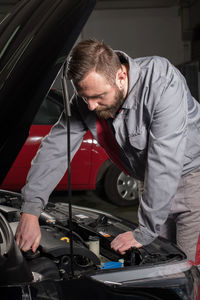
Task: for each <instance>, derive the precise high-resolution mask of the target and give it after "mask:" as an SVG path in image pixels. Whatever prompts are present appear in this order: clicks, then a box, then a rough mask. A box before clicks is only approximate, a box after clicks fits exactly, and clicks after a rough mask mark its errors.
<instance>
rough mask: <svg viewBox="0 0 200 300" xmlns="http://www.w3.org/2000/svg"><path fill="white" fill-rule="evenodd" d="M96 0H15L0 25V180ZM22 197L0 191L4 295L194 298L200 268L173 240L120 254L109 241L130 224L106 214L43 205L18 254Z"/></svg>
mask: <svg viewBox="0 0 200 300" xmlns="http://www.w3.org/2000/svg"><path fill="white" fill-rule="evenodd" d="M94 5H95V1H93V0H63V1H62V0H21V1H20V2H19V5H18V6H17V7H16V8H15V10H14V11H13V12H12V13H11V14H10V15H8V16H7V17H6V18H5V19H4V21H3V22H2V23H1V27H0V32H1V40H0V49H1V52H0V53H1V56H0V70H1V72H0V101H1V102H0V105H1V110H0V114H1V117H0V130H1V135H0V146H1V147H0V166H1V173H0V179H1V182H2V181H3V180H4V178H5V177H6V174H7V172H8V170H9V168H10V167H11V165H12V163H13V162H14V160H15V158H16V156H17V153H18V152H19V150H20V149H21V147H22V146H23V143H24V142H25V140H26V138H27V136H28V134H29V129H30V127H31V124H32V122H33V119H34V117H35V115H36V113H37V111H38V110H39V107H40V105H41V103H42V101H43V98H44V96H45V94H46V93H47V92H48V90H49V89H50V87H51V85H52V83H53V81H54V79H55V77H56V75H57V73H58V71H59V69H60V68H61V67H62V64H63V63H64V61H65V59H66V56H67V55H68V53H69V51H70V50H71V48H72V46H73V44H74V42H75V40H76V38H77V37H78V35H79V33H80V31H81V29H82V27H83V25H84V24H85V22H86V21H87V18H88V17H89V15H90V13H91V12H92V9H93V8H94ZM52 36H56V42H55V41H54V39H52ZM47 51H48V55H47ZM44 188H45V187H44ZM69 196H70V195H69ZM22 201H23V199H22V197H21V195H20V194H17V193H14V192H10V191H5V190H1V191H0V268H1V270H0V271H1V272H0V293H1V297H2V298H3V299H4V300H7V299H9V300H11V299H15V300H19V299H20V300H21V299H27V300H31V299H32V300H36V299H37V300H39V299H40V300H41V299H50V300H51V299H52V300H53V299H56V300H63V299H73V300H76V299H82V300H85V299H87V300H88V299H115V300H123V299H124V300H168V299H169V298H171V299H173V300H180V299H185V300H198V299H199V286H200V275H199V270H198V267H197V266H194V265H193V264H192V263H191V262H189V261H188V260H187V259H186V256H185V254H184V253H183V252H182V251H181V250H180V249H178V248H177V247H176V245H174V244H173V243H170V242H169V241H167V240H166V239H163V238H157V239H156V240H155V241H154V242H153V243H151V244H150V245H148V246H143V247H142V248H140V249H134V248H133V249H131V250H130V251H127V253H126V254H125V255H123V256H122V255H120V254H119V253H117V252H114V251H113V250H112V249H111V247H110V242H111V241H112V240H113V239H114V238H115V237H116V236H117V235H118V234H120V233H122V232H124V231H130V230H134V229H135V227H136V225H135V224H133V223H131V222H129V221H126V220H123V219H121V218H118V217H114V216H112V215H110V214H107V213H105V212H101V211H97V210H92V209H87V208H83V207H75V206H73V207H71V205H70V204H69V205H68V203H49V204H48V205H47V207H46V208H45V210H44V211H43V212H42V213H41V215H40V218H39V222H40V226H41V232H42V239H41V242H40V245H39V247H38V250H37V251H36V253H32V252H31V251H29V252H27V253H22V252H21V251H20V250H19V248H18V247H17V245H16V242H15V239H14V234H15V230H16V227H17V225H18V222H19V218H20V207H21V204H22ZM70 208H72V211H71V210H70ZM71 212H72V218H71Z"/></svg>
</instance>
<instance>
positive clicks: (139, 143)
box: [129, 127, 148, 150]
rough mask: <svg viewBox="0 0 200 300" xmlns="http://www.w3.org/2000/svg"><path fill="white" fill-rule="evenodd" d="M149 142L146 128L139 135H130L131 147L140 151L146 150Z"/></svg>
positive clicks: (141, 129) (139, 131)
mask: <svg viewBox="0 0 200 300" xmlns="http://www.w3.org/2000/svg"><path fill="white" fill-rule="evenodd" d="M147 141H148V136H147V130H146V128H145V127H142V128H140V129H139V130H138V132H137V133H135V134H131V135H129V142H130V144H131V146H132V147H134V148H136V149H138V150H144V149H145V148H146V147H147Z"/></svg>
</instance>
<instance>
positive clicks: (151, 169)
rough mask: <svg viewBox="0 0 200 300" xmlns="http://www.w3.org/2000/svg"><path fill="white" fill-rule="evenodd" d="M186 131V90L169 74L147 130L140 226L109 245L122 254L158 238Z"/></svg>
mask: <svg viewBox="0 0 200 300" xmlns="http://www.w3.org/2000/svg"><path fill="white" fill-rule="evenodd" d="M151 101H154V100H153V99H151ZM186 129H187V94H186V90H185V87H184V85H183V82H182V80H181V79H180V77H179V76H178V75H177V74H176V73H172V77H171V78H170V79H168V81H167V83H166V85H165V89H164V90H163V92H162V95H161V97H160V99H159V100H158V101H157V103H156V105H155V110H154V113H153V120H152V123H151V128H150V131H149V141H148V153H147V163H146V169H145V181H144V192H143V195H142V197H141V200H140V205H139V209H138V221H139V226H138V228H137V229H136V230H135V231H134V232H129V234H128V235H127V233H124V234H122V235H120V236H118V237H117V238H116V239H114V240H113V242H112V244H111V247H112V248H113V249H114V250H117V251H119V252H120V253H121V254H124V251H126V250H128V249H129V248H131V247H133V246H134V247H138V248H139V247H141V246H142V245H147V244H150V243H151V242H152V241H153V240H154V239H155V238H156V237H157V236H158V235H159V233H160V230H161V226H162V225H163V224H164V223H165V221H166V219H167V217H168V215H169V212H170V208H171V202H172V199H173V197H174V195H175V193H176V190H177V188H178V184H179V180H180V178H181V174H182V169H183V162H184V152H185V146H186V134H187V132H186ZM130 233H131V234H132V236H131V234H130ZM127 236H128V237H127ZM124 240H126V242H124ZM122 244H123V245H124V246H122ZM121 249H123V250H121Z"/></svg>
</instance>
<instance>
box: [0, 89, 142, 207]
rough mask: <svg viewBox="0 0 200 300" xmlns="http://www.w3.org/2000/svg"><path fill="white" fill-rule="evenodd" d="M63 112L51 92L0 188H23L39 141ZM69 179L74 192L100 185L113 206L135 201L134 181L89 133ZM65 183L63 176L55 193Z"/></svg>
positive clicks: (58, 96) (59, 99) (58, 97)
mask: <svg viewBox="0 0 200 300" xmlns="http://www.w3.org/2000/svg"><path fill="white" fill-rule="evenodd" d="M62 110H63V102H62V94H61V93H60V92H58V91H56V90H51V91H50V92H49V94H48V96H47V97H46V98H45V99H44V101H43V103H42V105H41V108H40V110H39V112H38V114H37V115H36V118H35V120H34V122H33V124H32V126H31V129H30V133H29V137H28V138H27V140H26V142H25V144H24V146H23V148H22V149H21V151H20V153H19V155H18V157H17V158H16V160H15V162H14V164H13V165H12V168H11V169H10V171H9V172H8V174H7V176H6V178H5V179H4V181H3V183H2V185H1V186H0V187H1V189H9V190H14V191H19V190H20V189H21V188H22V187H23V186H24V184H25V181H26V176H27V173H28V171H29V168H30V166H31V160H32V158H33V157H34V156H35V154H36V152H37V150H38V147H39V145H40V143H41V141H42V138H43V137H44V136H45V135H46V134H48V132H49V131H50V129H51V127H52V125H53V124H54V123H55V122H56V121H57V119H58V117H59V115H60V113H61V112H62ZM71 179H72V189H73V190H90V189H91V190H94V189H96V187H97V184H99V183H101V184H102V185H103V187H104V189H105V192H106V195H107V197H108V200H110V201H111V202H112V203H114V204H117V205H120V206H127V205H132V204H135V203H136V202H137V198H138V192H137V181H136V180H135V179H133V178H132V177H130V176H127V175H125V174H124V173H123V172H122V171H121V170H119V169H118V168H117V167H116V166H115V165H114V164H113V163H112V162H111V161H110V160H109V158H108V156H107V155H106V153H105V151H104V150H103V149H102V148H101V147H100V146H99V145H98V143H97V142H96V140H95V139H94V138H93V136H92V134H91V133H90V132H89V131H88V132H87V133H86V134H85V136H84V140H83V142H82V144H81V147H80V149H79V151H78V152H77V153H76V155H75V157H74V158H73V161H72V165H71ZM67 182H68V180H67V173H66V174H65V176H64V177H63V179H62V180H61V181H60V183H59V184H58V185H57V187H56V190H58V191H63V190H66V189H67V185H68V184H67Z"/></svg>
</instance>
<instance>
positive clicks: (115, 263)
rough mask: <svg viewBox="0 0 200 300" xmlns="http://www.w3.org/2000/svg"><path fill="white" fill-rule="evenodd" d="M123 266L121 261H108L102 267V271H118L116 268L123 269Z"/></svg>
mask: <svg viewBox="0 0 200 300" xmlns="http://www.w3.org/2000/svg"><path fill="white" fill-rule="evenodd" d="M122 266H123V264H122V263H121V262H119V261H108V262H106V263H104V264H103V265H102V267H101V268H102V269H103V270H105V269H116V268H122Z"/></svg>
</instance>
